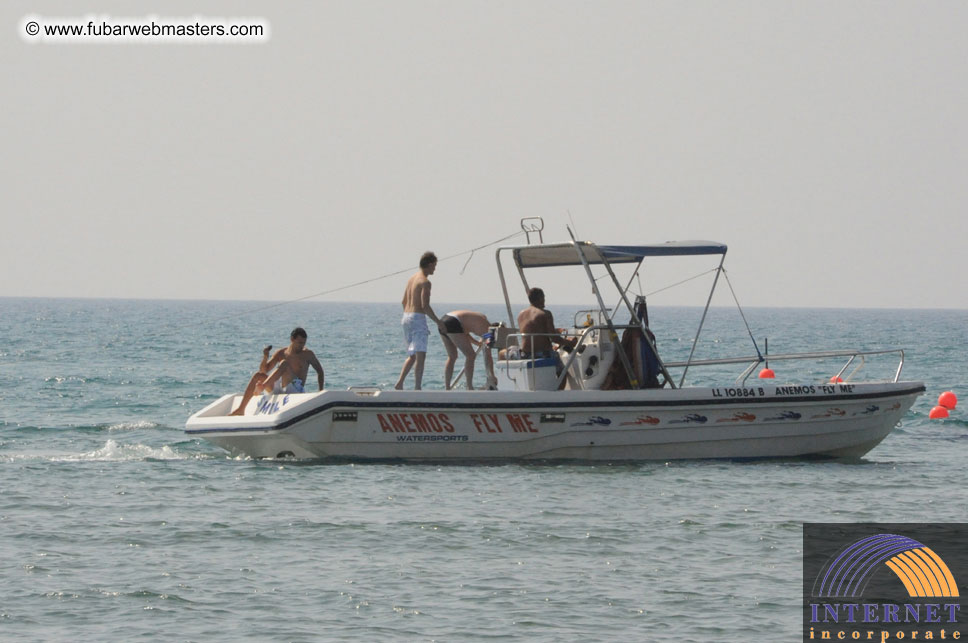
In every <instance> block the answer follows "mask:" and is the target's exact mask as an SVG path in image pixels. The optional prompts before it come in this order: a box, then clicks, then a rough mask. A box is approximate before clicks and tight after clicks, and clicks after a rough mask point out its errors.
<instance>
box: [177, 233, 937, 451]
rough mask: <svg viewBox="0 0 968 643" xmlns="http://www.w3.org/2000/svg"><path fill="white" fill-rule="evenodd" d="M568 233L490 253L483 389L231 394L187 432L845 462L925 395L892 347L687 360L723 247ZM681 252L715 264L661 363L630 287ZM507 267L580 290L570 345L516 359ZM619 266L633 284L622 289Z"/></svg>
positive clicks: (255, 447) (304, 441)
mask: <svg viewBox="0 0 968 643" xmlns="http://www.w3.org/2000/svg"><path fill="white" fill-rule="evenodd" d="M523 225H525V226H527V225H532V226H533V225H534V224H523ZM525 229H526V230H528V228H527V227H525ZM569 234H570V235H571V240H570V241H568V242H564V243H549V244H546V243H544V242H543V240H541V239H540V238H539V241H538V242H537V243H534V244H531V243H530V241H531V238H530V234H529V238H528V244H527V245H517V246H503V247H500V248H498V249H497V251H496V253H495V257H496V262H497V273H498V277H499V279H500V284H501V288H502V291H503V295H504V302H505V305H506V307H507V314H508V321H507V323H506V324H503V325H501V326H499V327H495V328H494V329H493V330H494V332H495V334H496V336H497V346H498V348H503V350H502V351H501V352H500V357H499V359H497V360H496V364H495V375H496V376H497V379H498V382H497V389H496V390H473V391H468V390H421V391H411V390H408V391H398V390H382V389H380V388H376V387H369V386H360V387H350V388H349V389H347V390H324V391H320V392H317V393H300V394H277V395H271V394H266V395H262V396H261V397H258V396H257V397H254V398H253V399H252V400H251V401H250V402H249V403H248V404H247V407H246V409H245V412H244V415H241V416H230V415H229V413H230V412H231V411H232V410H234V409H235V408H237V407H238V405H239V403H240V400H241V395H240V394H239V393H230V394H227V395H224V396H222V397H221V398H220V399H218V400H216V401H215V402H213V403H211V404H209V405H208V406H206V407H205V408H203V409H202V410H200V411H198V412H197V413H195V414H193V415H192V416H191V417H190V418H189V419H188V421H187V424H186V428H185V432H186V433H187V434H188V435H189V436H192V437H197V438H203V439H205V440H208V441H209V442H212V443H214V444H216V445H218V446H220V447H222V448H224V449H226V450H228V451H229V452H231V453H233V454H236V455H244V456H250V457H252V458H285V457H293V458H300V459H321V460H326V459H339V460H354V461H355V460H399V461H425V462H446V461H468V462H482V461H484V462H486V461H502V460H539V461H541V460H546V461H556V460H575V461H646V460H661V461H668V460H681V459H705V458H721V459H748V458H801V457H828V458H857V457H860V456H863V455H864V454H866V453H867V452H868V451H870V450H871V449H873V448H874V447H875V446H876V445H877V444H878V443H880V442H881V441H882V440H883V439H884V438H885V437H887V436H888V434H890V432H891V431H892V430H893V429H894V427H895V426H897V425H898V423H899V422H900V421H901V419H902V418H903V417H904V415H905V413H907V412H908V410H909V409H910V408H911V406H912V405H913V403H914V401H915V400H916V399H917V397H918V396H919V395H921V394H922V393H923V392H924V391H925V386H924V384H923V383H922V382H917V381H904V380H901V379H900V376H901V371H902V367H903V365H904V351H903V349H894V350H876V351H865V350H830V351H821V352H816V351H814V352H804V353H787V354H772V355H770V354H768V353H767V354H764V353H763V352H761V351H760V349H759V347H758V343H757V342H756V340H755V338H754V337H753V333H752V332H750V338H751V339H752V340H753V345H754V349H755V350H754V351H753V352H752V354H750V355H747V356H737V357H725V358H724V357H715V358H708V359H698V358H696V356H695V351H696V347H697V346H698V344H699V338H700V334H701V332H702V329H703V325H704V322H705V320H706V317H707V313H708V312H709V309H710V303H711V301H712V294H713V292H714V291H715V290H716V287H717V284H718V283H719V281H720V276H721V275H723V274H724V268H723V264H724V261H725V257H726V245H724V244H722V243H716V242H710V241H685V242H666V243H657V244H645V245H599V244H596V243H593V242H590V241H578V240H577V239H576V238H575V236H574V234H572V233H571V231H570V230H569ZM684 256H688V257H699V258H711V260H712V261H713V263H714V264H715V265H716V267H715V268H714V269H713V270H712V271H711V272H713V273H714V277H713V282H712V288H711V289H710V293H709V296H708V298H707V300H706V304H705V307H704V308H703V309H702V314H701V319H700V322H699V327H698V329H697V331H696V334H695V338H694V339H693V341H692V345H691V350H690V352H689V355H688V358H687V359H685V360H682V359H680V360H678V361H669V362H666V361H664V360H663V358H662V355H661V353H660V351H659V350H658V345H659V344H658V343H657V341H656V338H655V335H654V334H653V331H652V328H651V326H650V324H649V319H648V306H647V298H646V297H644V296H641V295H639V296H635V295H634V294H633V293H632V292H631V291H630V287H631V285H632V283H633V280H634V279H635V278H640V275H639V271H640V269H641V266H642V264H643V261H645V260H646V259H649V260H650V261H651V260H662V259H664V258H668V257H684ZM509 261H510V262H511V264H512V265H513V266H514V267H515V268H516V270H517V273H518V275H519V276H520V280H521V284H522V285H523V287H524V289H525V291H527V290H528V288H529V281H528V276H529V275H530V274H531V273H532V271H535V270H548V269H570V270H573V271H574V270H577V271H578V272H580V273H582V274H583V277H584V279H587V280H588V283H589V284H590V286H591V292H592V293H593V294H594V296H595V300H596V301H595V302H594V305H593V306H592V307H591V308H590V309H589V310H588V311H583V312H582V313H581V314H577V315H576V316H575V319H574V320H573V325H572V327H570V328H566V329H562V330H563V334H564V335H566V336H568V337H570V338H572V342H571V343H572V344H573V346H572V347H571V348H570V349H569V350H564V349H560V350H557V351H554V353H553V354H547V355H542V356H537V355H536V356H531V355H527V354H526V353H525V354H523V352H522V351H520V350H519V347H521V346H524V345H526V344H524V342H526V341H527V338H528V336H527V335H526V334H523V333H521V332H519V330H518V329H516V328H514V324H515V323H516V317H515V315H514V313H513V311H512V306H511V296H510V293H509V289H508V282H507V279H506V277H505V271H504V266H505V264H506V263H507V262H509ZM629 271H631V274H632V278H629V279H627V280H626V279H625V278H624V275H625V274H626V273H628V272H629ZM620 275H622V278H620ZM606 286H607V287H608V288H607V289H606ZM582 290H585V288H584V287H583V288H582ZM611 295H614V296H616V301H617V304H615V305H613V306H610V305H608V303H607V302H606V299H605V297H606V296H611ZM743 319H744V321H745V315H744V316H743ZM488 350H490V349H488ZM875 358H877V359H878V360H881V361H883V360H884V359H887V360H889V364H890V369H889V371H888V372H887V373H886V375H884V376H882V377H881V378H880V379H877V378H876V377H873V378H871V379H868V377H867V376H866V374H865V371H864V366H865V365H866V364H868V362H869V361H873V360H875ZM895 359H896V363H895V361H894V360H895ZM767 362H772V363H774V364H775V363H778V362H783V363H797V362H799V363H806V364H810V365H816V364H833V366H831V367H830V369H829V370H828V371H824V375H823V376H822V377H818V376H816V375H815V374H814V375H811V376H809V377H804V378H803V379H802V380H800V381H792V382H791V381H786V380H784V381H782V382H781V381H779V380H768V379H761V378H760V377H758V376H756V375H755V373H757V369H758V368H760V367H762V366H763V365H764V364H765V363H767ZM699 369H711V371H712V372H715V373H728V375H724V376H723V379H722V381H721V382H715V383H712V384H713V385H708V383H705V384H703V385H690V384H688V383H687V375H689V374H690V373H694V372H698V371H699ZM737 371H738V372H737ZM816 371H817V369H816V368H814V369H813V371H812V372H816ZM875 375H876V374H875ZM458 377H459V376H458Z"/></svg>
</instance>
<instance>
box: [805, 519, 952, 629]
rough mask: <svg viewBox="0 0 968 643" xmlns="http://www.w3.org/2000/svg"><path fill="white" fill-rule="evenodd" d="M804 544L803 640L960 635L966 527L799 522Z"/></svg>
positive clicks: (922, 524) (950, 525)
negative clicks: (959, 582) (961, 582)
mask: <svg viewBox="0 0 968 643" xmlns="http://www.w3.org/2000/svg"><path fill="white" fill-rule="evenodd" d="M803 543H804V547H803V590H804V592H803V598H804V601H803V640H804V641H817V640H821V641H824V640H833V641H837V640H839V641H845V640H846V641H880V642H881V643H885V642H886V641H909V640H913V641H932V640H958V639H960V638H961V637H962V636H961V635H962V632H961V625H960V623H959V618H960V617H961V607H962V606H961V600H960V597H961V595H962V594H964V593H965V591H966V588H965V586H964V585H962V586H961V587H959V585H958V579H961V580H962V581H964V580H965V579H966V578H968V524H932V523H909V524H870V523H868V524H864V523H805V524H804V526H803ZM844 543H847V544H844ZM925 543H930V545H931V546H930V547H929V546H928V545H927V544H925ZM939 552H940V553H939ZM942 556H943V558H942ZM966 634H968V632H966ZM965 638H966V639H968V636H966V637H965Z"/></svg>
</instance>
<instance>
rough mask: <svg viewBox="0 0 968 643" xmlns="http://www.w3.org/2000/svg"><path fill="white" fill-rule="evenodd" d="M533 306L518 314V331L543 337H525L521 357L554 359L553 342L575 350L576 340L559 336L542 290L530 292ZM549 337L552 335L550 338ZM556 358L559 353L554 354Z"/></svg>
mask: <svg viewBox="0 0 968 643" xmlns="http://www.w3.org/2000/svg"><path fill="white" fill-rule="evenodd" d="M528 301H530V302H531V305H530V306H528V307H527V308H525V309H524V310H522V311H521V312H520V313H518V329H519V332H521V333H542V334H543V336H541V337H524V338H523V339H522V340H521V357H523V358H525V359H528V358H532V357H535V358H539V357H552V356H553V353H552V350H551V342H555V343H556V344H560V345H561V346H563V347H566V350H567V349H568V348H574V346H575V343H576V342H575V340H573V339H567V338H565V337H561V336H560V335H558V329H556V328H555V318H554V316H553V315H552V314H551V311H550V310H545V307H544V306H545V295H544V291H543V290H541V289H540V288H532V289H531V290H529V291H528ZM549 335H551V336H550V337H549ZM554 355H555V356H556V355H557V353H554Z"/></svg>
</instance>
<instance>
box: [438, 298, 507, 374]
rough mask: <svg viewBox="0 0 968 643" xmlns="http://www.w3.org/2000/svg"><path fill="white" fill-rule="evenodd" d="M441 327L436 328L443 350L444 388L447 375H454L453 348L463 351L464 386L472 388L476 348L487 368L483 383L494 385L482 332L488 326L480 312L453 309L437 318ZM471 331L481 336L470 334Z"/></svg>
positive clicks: (486, 331)
mask: <svg viewBox="0 0 968 643" xmlns="http://www.w3.org/2000/svg"><path fill="white" fill-rule="evenodd" d="M440 321H441V322H442V324H443V327H442V328H441V329H440V340H441V341H442V342H443V343H444V348H445V349H446V350H447V361H446V362H444V381H445V382H446V384H447V389H448V390H449V389H450V388H451V378H452V377H453V375H454V364H455V363H456V362H457V351H458V349H459V350H460V352H462V353H463V354H464V377H465V379H466V380H467V390H468V391H473V390H474V361H475V360H476V358H477V351H475V350H474V346H475V345H476V346H478V347H479V348H478V349H477V350H483V351H484V366H485V368H486V369H487V387H488V388H489V389H490V388H497V377H495V376H494V358H493V357H491V347H490V345H489V344H488V343H487V342H486V341H485V335H487V334H488V333H489V332H490V330H491V322H489V321H488V320H487V317H486V316H485V315H484V313H478V312H475V311H473V310H455V311H451V312H449V313H447V314H446V315H444V316H443V317H441V318H440ZM471 333H473V334H475V335H477V336H478V337H480V338H481V340H476V339H474V338H473V337H471Z"/></svg>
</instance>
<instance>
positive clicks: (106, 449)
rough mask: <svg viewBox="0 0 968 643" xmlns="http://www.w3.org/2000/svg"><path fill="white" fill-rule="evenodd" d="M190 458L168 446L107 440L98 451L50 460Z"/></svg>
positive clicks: (104, 460) (103, 460) (105, 460)
mask: <svg viewBox="0 0 968 643" xmlns="http://www.w3.org/2000/svg"><path fill="white" fill-rule="evenodd" d="M189 457H190V456H187V455H184V454H181V453H178V452H176V451H175V450H174V449H172V448H171V447H170V446H168V445H165V446H163V447H158V448H156V447H149V446H147V445H144V444H118V443H117V442H116V441H115V440H108V441H107V442H105V444H104V446H103V447H101V448H100V449H95V450H94V451H90V452H88V453H80V454H77V455H67V456H63V457H60V458H52V460H54V461H61V462H131V461H138V460H186V459H188V458H189Z"/></svg>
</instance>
